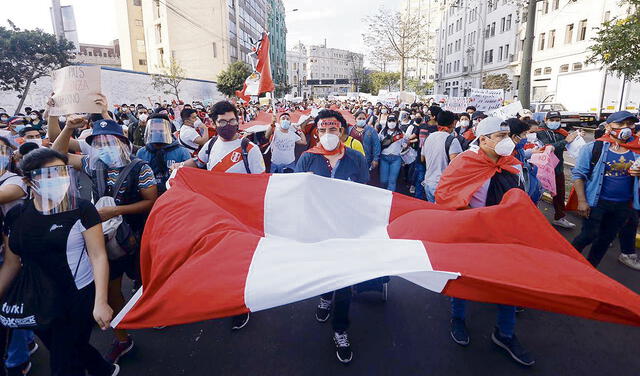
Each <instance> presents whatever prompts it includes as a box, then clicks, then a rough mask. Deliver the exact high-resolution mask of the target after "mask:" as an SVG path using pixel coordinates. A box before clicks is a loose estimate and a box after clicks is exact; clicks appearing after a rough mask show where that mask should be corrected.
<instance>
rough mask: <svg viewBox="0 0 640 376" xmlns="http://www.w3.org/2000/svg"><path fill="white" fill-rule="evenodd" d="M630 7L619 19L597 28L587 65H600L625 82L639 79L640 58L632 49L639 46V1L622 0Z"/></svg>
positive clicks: (604, 23) (606, 22)
mask: <svg viewBox="0 0 640 376" xmlns="http://www.w3.org/2000/svg"><path fill="white" fill-rule="evenodd" d="M623 3H624V4H627V5H629V7H630V9H629V11H628V13H626V14H625V16H624V17H622V18H617V17H616V18H613V19H612V20H609V21H605V22H603V23H602V25H601V26H600V27H599V28H596V30H597V33H596V37H594V38H593V39H592V40H593V41H594V42H595V43H594V44H593V45H592V46H591V47H589V49H590V50H591V56H589V58H588V59H587V63H590V64H603V65H605V66H607V68H608V69H609V70H611V71H613V72H615V73H617V74H618V75H624V76H625V78H626V79H630V80H636V81H638V80H640V56H639V55H638V53H637V51H636V50H635V48H633V47H634V46H637V45H638V44H640V0H624V1H623Z"/></svg>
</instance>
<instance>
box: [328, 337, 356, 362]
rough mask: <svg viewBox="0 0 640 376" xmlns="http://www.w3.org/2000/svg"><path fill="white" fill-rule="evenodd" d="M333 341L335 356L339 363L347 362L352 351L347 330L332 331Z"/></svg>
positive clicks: (351, 357) (350, 357) (351, 356)
mask: <svg viewBox="0 0 640 376" xmlns="http://www.w3.org/2000/svg"><path fill="white" fill-rule="evenodd" d="M333 342H335V344H336V356H337V357H338V360H339V361H340V362H341V363H345V364H346V363H349V362H350V361H351V359H353V351H351V344H350V343H349V336H348V335H347V332H334V333H333Z"/></svg>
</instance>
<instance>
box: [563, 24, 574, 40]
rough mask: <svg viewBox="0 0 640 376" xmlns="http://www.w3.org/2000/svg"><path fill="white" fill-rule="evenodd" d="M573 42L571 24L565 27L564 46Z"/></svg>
mask: <svg viewBox="0 0 640 376" xmlns="http://www.w3.org/2000/svg"><path fill="white" fill-rule="evenodd" d="M571 41H573V24H570V25H567V31H565V33H564V44H571Z"/></svg>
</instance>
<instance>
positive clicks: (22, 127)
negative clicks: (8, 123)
mask: <svg viewBox="0 0 640 376" xmlns="http://www.w3.org/2000/svg"><path fill="white" fill-rule="evenodd" d="M24 128H25V125H24V124H18V125H16V126H15V130H16V132H18V133H20V132H22V130H23V129H24Z"/></svg>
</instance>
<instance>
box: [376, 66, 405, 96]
mask: <svg viewBox="0 0 640 376" xmlns="http://www.w3.org/2000/svg"><path fill="white" fill-rule="evenodd" d="M370 77H371V94H373V95H378V91H380V90H381V89H386V90H389V91H391V90H392V89H393V87H395V86H397V85H398V83H399V82H400V72H373V73H371V75H370Z"/></svg>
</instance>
